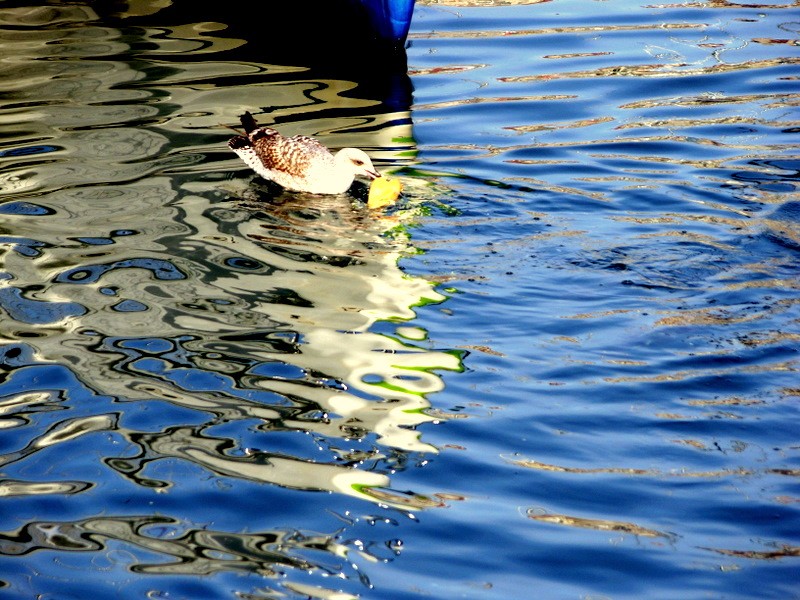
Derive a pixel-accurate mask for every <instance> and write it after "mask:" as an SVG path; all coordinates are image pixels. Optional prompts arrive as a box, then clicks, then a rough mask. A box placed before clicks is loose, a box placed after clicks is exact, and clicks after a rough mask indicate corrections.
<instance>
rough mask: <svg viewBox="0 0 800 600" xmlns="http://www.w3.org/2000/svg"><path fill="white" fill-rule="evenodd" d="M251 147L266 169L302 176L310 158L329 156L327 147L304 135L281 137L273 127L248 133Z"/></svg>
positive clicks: (317, 158)
mask: <svg viewBox="0 0 800 600" xmlns="http://www.w3.org/2000/svg"><path fill="white" fill-rule="evenodd" d="M250 139H251V140H252V142H253V148H254V149H255V151H256V154H257V155H258V158H259V160H261V162H262V163H263V164H264V166H265V167H266V168H267V169H272V170H275V171H281V172H283V173H288V174H290V175H294V176H302V175H303V174H304V173H305V172H306V170H307V169H308V166H309V164H310V163H311V161H312V160H319V159H320V158H323V159H324V157H325V155H328V156H330V153H329V152H328V150H327V148H325V146H323V145H322V144H320V143H319V142H318V141H316V140H315V139H313V138H310V137H306V136H301V135H298V136H294V137H291V138H286V137H283V136H282V135H281V134H280V133H278V132H277V131H275V130H274V129H269V128H267V127H263V128H261V129H257V130H255V131H253V132H252V133H251V134H250Z"/></svg>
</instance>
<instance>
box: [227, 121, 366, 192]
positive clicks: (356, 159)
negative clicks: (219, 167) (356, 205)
mask: <svg viewBox="0 0 800 600" xmlns="http://www.w3.org/2000/svg"><path fill="white" fill-rule="evenodd" d="M241 121H242V126H243V127H244V129H245V135H237V136H235V137H233V138H231V140H230V141H229V142H228V147H229V148H230V149H231V150H233V151H234V152H235V153H236V154H238V155H239V157H240V158H241V159H242V160H243V161H244V162H245V163H246V164H247V165H248V166H249V167H250V168H251V169H253V170H254V171H255V172H256V173H258V174H259V175H261V176H262V177H263V178H264V179H269V180H271V181H274V182H275V183H277V184H278V185H280V186H281V187H283V188H285V189H287V190H290V191H294V192H306V193H310V194H342V193H344V192H346V191H347V190H348V188H349V187H350V186H351V185H352V184H353V179H354V178H355V177H356V176H358V175H361V176H364V177H368V178H370V179H375V178H376V177H380V174H379V173H378V172H377V171H376V170H375V168H374V167H373V166H372V161H371V160H370V158H369V156H367V154H366V153H365V152H364V151H363V150H359V149H357V148H343V149H342V150H339V151H338V152H337V153H336V154H335V155H334V154H331V152H330V151H329V150H328V149H327V148H326V147H325V146H323V145H322V144H320V143H319V142H318V141H317V140H315V139H314V138H310V137H307V136H304V135H296V136H293V137H284V136H283V135H281V134H280V133H278V132H277V131H275V130H274V129H270V128H269V127H258V125H257V124H256V122H255V119H253V117H252V115H251V114H250V113H249V112H248V113H245V114H244V115H243V116H242V117H241Z"/></svg>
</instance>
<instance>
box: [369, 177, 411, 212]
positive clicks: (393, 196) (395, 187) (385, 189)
mask: <svg viewBox="0 0 800 600" xmlns="http://www.w3.org/2000/svg"><path fill="white" fill-rule="evenodd" d="M402 189H403V185H402V184H401V183H400V180H399V179H389V178H388V177H378V178H376V179H373V180H372V182H371V183H370V184H369V196H368V198H367V206H369V207H370V208H382V207H384V206H389V205H390V204H393V203H394V202H395V200H397V197H398V196H399V195H400V191H401V190H402Z"/></svg>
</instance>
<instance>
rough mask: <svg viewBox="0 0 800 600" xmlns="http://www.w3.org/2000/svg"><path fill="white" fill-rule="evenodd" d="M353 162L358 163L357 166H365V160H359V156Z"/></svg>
mask: <svg viewBox="0 0 800 600" xmlns="http://www.w3.org/2000/svg"><path fill="white" fill-rule="evenodd" d="M353 164H354V165H356V166H357V167H361V166H363V165H364V161H363V160H359V159H358V158H357V159H355V160H354V161H353Z"/></svg>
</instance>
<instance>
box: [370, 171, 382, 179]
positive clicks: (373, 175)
mask: <svg viewBox="0 0 800 600" xmlns="http://www.w3.org/2000/svg"><path fill="white" fill-rule="evenodd" d="M367 177H369V178H370V179H377V178H378V177H381V174H380V173H378V172H377V171H367Z"/></svg>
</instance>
